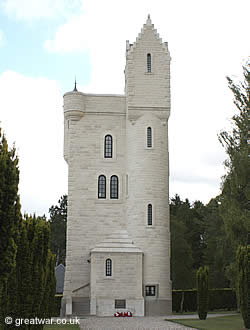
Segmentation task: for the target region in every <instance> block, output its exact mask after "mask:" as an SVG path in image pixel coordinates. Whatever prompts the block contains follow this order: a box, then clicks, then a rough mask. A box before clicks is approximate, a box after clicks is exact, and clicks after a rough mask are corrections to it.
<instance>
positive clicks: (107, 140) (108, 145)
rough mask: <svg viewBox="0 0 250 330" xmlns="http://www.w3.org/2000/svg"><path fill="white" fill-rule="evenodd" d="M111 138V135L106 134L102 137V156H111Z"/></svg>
mask: <svg viewBox="0 0 250 330" xmlns="http://www.w3.org/2000/svg"><path fill="white" fill-rule="evenodd" d="M112 154H113V139H112V136H111V135H106V136H105V138H104V158H112V157H113V155H112Z"/></svg>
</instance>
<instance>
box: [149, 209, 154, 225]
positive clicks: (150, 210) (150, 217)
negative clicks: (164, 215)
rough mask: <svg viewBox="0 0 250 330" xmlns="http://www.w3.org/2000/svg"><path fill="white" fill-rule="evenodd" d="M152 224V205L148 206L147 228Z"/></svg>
mask: <svg viewBox="0 0 250 330" xmlns="http://www.w3.org/2000/svg"><path fill="white" fill-rule="evenodd" d="M152 223H153V212H152V204H148V226H152Z"/></svg>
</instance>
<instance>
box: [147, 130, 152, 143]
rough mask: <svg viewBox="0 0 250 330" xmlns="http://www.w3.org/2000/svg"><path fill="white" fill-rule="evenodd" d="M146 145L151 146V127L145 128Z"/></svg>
mask: <svg viewBox="0 0 250 330" xmlns="http://www.w3.org/2000/svg"><path fill="white" fill-rule="evenodd" d="M147 147H148V148H152V128H151V127H148V128H147Z"/></svg>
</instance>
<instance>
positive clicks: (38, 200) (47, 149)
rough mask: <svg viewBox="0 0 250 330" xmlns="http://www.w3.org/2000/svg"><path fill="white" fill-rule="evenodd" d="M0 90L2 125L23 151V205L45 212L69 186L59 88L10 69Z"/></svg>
mask: <svg viewBox="0 0 250 330" xmlns="http://www.w3.org/2000/svg"><path fill="white" fill-rule="evenodd" d="M0 90H1V98H0V109H3V110H4V111H1V117H0V120H1V123H0V125H1V127H2V129H3V131H4V133H5V135H6V137H7V140H8V144H9V146H11V145H12V143H13V142H15V145H16V148H17V153H18V156H19V164H20V185H19V191H20V196H21V203H22V209H23V211H25V212H29V213H33V212H36V213H37V214H40V215H42V214H43V213H44V212H48V209H49V207H50V206H51V205H52V204H55V203H57V200H58V199H59V197H60V196H61V195H62V194H63V193H65V192H66V189H67V188H66V187H67V166H66V163H65V162H64V160H63V110H62V95H61V91H60V88H59V86H58V84H57V83H56V82H55V81H52V80H48V79H46V78H42V77H41V78H32V77H25V76H23V75H21V74H19V73H16V72H12V71H7V72H4V73H3V74H2V75H1V76H0Z"/></svg>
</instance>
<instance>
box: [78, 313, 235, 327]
mask: <svg viewBox="0 0 250 330" xmlns="http://www.w3.org/2000/svg"><path fill="white" fill-rule="evenodd" d="M228 315H236V313H230V314H229V313H226V314H208V316H207V317H220V316H228ZM166 319H173V320H174V319H198V315H197V314H189V315H168V316H145V317H131V318H130V317H97V316H88V317H86V318H85V319H81V325H80V328H81V330H158V329H170V330H174V329H176V330H178V329H180V330H181V329H182V330H185V329H186V330H192V329H193V330H195V329H194V328H189V327H185V326H183V325H180V324H176V323H173V322H169V321H165V320H166Z"/></svg>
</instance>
